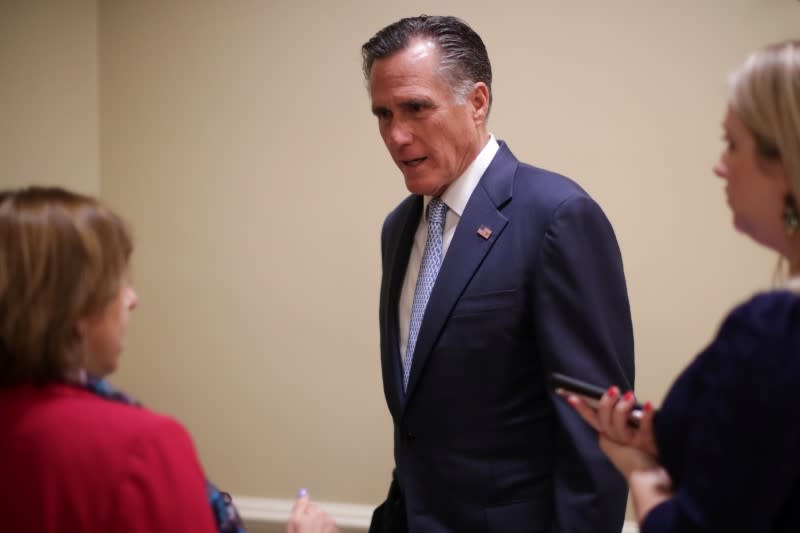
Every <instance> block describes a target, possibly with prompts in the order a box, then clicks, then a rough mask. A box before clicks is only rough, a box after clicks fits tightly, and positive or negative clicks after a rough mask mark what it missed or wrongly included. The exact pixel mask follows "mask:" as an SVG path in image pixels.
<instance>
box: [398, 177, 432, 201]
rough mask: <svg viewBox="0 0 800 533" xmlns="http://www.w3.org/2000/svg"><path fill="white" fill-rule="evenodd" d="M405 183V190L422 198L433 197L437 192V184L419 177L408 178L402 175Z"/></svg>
mask: <svg viewBox="0 0 800 533" xmlns="http://www.w3.org/2000/svg"><path fill="white" fill-rule="evenodd" d="M403 177H404V178H405V181H406V189H408V192H410V193H411V194H419V195H422V196H434V195H435V193H436V191H437V184H436V183H435V182H432V181H431V180H430V179H425V178H420V177H410V176H407V175H403Z"/></svg>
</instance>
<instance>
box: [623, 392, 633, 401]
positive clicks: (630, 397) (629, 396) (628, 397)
mask: <svg viewBox="0 0 800 533" xmlns="http://www.w3.org/2000/svg"><path fill="white" fill-rule="evenodd" d="M622 399H623V400H625V401H626V402H629V401H631V400H633V391H630V390H629V391H628V392H626V393H625V396H623V397H622Z"/></svg>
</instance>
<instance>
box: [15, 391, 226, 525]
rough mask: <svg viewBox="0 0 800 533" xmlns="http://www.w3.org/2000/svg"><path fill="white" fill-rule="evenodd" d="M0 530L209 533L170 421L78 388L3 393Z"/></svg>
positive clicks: (189, 454)
mask: <svg viewBox="0 0 800 533" xmlns="http://www.w3.org/2000/svg"><path fill="white" fill-rule="evenodd" d="M0 530H2V531H8V532H14V533H28V532H30V533H95V532H97V533H100V532H102V533H108V532H112V531H113V532H114V533H156V532H162V531H163V532H165V533H167V532H191V533H216V526H215V524H214V519H213V516H212V514H211V508H210V506H209V504H208V500H207V497H206V486H205V476H204V475H203V471H202V469H201V467H200V463H199V461H198V459H197V454H196V452H195V449H194V446H193V444H192V440H191V438H190V436H189V434H188V433H187V432H186V430H185V429H184V428H183V427H182V426H181V425H180V424H178V423H177V422H176V421H175V420H173V419H171V418H167V417H165V416H161V415H158V414H155V413H153V412H152V411H148V410H147V409H143V408H139V407H133V406H129V405H125V404H121V403H116V402H113V401H109V400H106V399H104V398H101V397H99V396H96V395H94V394H93V393H91V392H89V391H85V390H82V389H79V388H76V387H70V386H67V385H48V386H46V387H38V388H36V387H31V386H21V387H15V388H12V389H0Z"/></svg>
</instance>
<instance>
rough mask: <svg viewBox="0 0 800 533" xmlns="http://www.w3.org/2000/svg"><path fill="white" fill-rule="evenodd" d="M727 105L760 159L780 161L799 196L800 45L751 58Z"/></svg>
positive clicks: (737, 75)
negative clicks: (750, 136)
mask: <svg viewBox="0 0 800 533" xmlns="http://www.w3.org/2000/svg"><path fill="white" fill-rule="evenodd" d="M729 83H730V106H731V109H733V111H734V112H735V113H736V115H737V116H738V117H739V119H741V121H742V122H743V123H744V124H745V126H747V127H748V128H749V129H750V131H751V132H752V133H753V136H754V137H755V141H756V150H757V153H758V155H759V157H761V158H762V159H765V160H780V161H781V162H782V163H783V166H784V168H785V169H786V172H787V174H788V176H789V178H790V180H791V188H792V191H793V193H794V195H795V197H796V198H797V197H800V41H783V42H780V43H775V44H772V45H769V46H766V47H764V48H762V49H761V50H758V51H757V52H754V53H752V54H751V55H750V56H749V57H748V58H747V60H746V61H745V62H744V64H743V65H742V66H741V67H739V68H738V69H737V70H736V71H735V72H733V74H731V76H730V80H729Z"/></svg>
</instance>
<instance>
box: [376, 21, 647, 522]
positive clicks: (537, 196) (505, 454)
mask: <svg viewBox="0 0 800 533" xmlns="http://www.w3.org/2000/svg"><path fill="white" fill-rule="evenodd" d="M362 55H363V59H364V74H365V76H366V79H367V81H368V84H369V91H370V96H371V103H372V112H373V113H374V115H375V116H376V117H377V120H378V128H379V130H380V134H381V137H382V138H383V141H384V143H385V144H386V147H387V149H388V150H389V154H390V155H391V157H392V159H393V160H394V162H395V163H396V164H397V166H398V167H399V168H400V171H401V172H402V173H403V177H404V178H405V183H406V187H407V188H408V190H409V191H410V192H411V195H410V196H409V197H407V198H406V199H405V200H403V201H402V202H401V203H400V205H398V206H397V207H396V208H395V209H394V210H393V211H392V212H391V213H390V214H389V215H388V216H387V218H386V221H385V222H384V225H383V230H382V235H381V252H382V259H383V279H382V284H381V295H380V338H381V363H382V369H383V385H384V392H385V395H386V402H387V404H388V407H389V411H390V412H391V415H392V418H393V420H394V450H395V452H394V455H395V471H394V475H393V482H392V486H391V488H390V492H389V497H388V498H387V501H386V502H384V504H382V505H381V506H380V507H379V508H378V509H376V511H375V513H374V515H373V523H372V526H371V531H410V532H412V533H417V532H420V533H445V532H452V533H469V532H499V533H523V532H525V533H528V532H558V533H567V532H571V533H619V532H620V531H621V529H622V523H623V517H624V512H625V503H626V495H627V491H626V486H625V482H624V480H623V479H622V478H621V477H620V476H619V474H617V472H616V471H615V469H614V468H613V467H612V466H611V464H610V463H608V462H607V461H606V459H605V458H604V456H603V454H602V452H601V451H600V450H599V448H598V445H597V438H596V436H595V435H594V434H593V432H592V431H591V429H590V428H589V426H588V425H587V424H584V423H583V422H582V421H581V420H580V419H579V418H578V417H577V416H576V415H575V413H573V412H572V409H570V407H569V406H568V405H566V403H565V402H562V401H560V400H559V399H558V398H556V397H555V396H554V394H553V391H552V390H550V389H549V388H548V386H547V376H548V374H549V373H550V372H561V373H565V374H569V375H572V376H575V377H578V378H581V379H584V380H587V381H591V382H593V383H597V384H599V385H607V384H610V383H617V384H624V385H626V386H627V387H628V388H629V389H630V388H632V386H633V374H634V364H633V335H632V327H631V320H630V308H629V304H628V297H627V292H626V289H625V278H624V274H623V269H622V260H621V258H620V252H619V248H618V246H617V242H616V238H615V236H614V232H613V230H612V228H611V225H610V224H609V222H608V220H607V219H606V217H605V215H604V214H603V212H602V210H601V209H600V207H599V206H598V205H597V204H596V203H595V202H594V201H593V200H592V199H591V198H590V197H589V196H588V195H587V194H586V192H584V191H583V190H582V189H581V188H580V187H579V186H578V185H577V184H576V183H574V182H573V181H571V180H569V179H568V178H565V177H564V176H560V175H557V174H554V173H552V172H549V171H547V170H543V169H540V168H536V167H533V166H529V165H526V164H524V163H520V162H519V161H517V159H516V158H515V157H514V155H513V154H512V153H511V150H510V149H509V148H508V146H507V145H506V144H505V143H504V142H502V141H497V140H496V139H495V137H494V136H493V135H491V134H490V133H489V131H488V129H487V117H488V115H489V108H490V105H491V102H492V93H491V82H492V74H491V65H490V63H489V58H488V55H487V52H486V48H485V46H484V44H483V42H482V41H481V38H480V37H479V36H478V35H477V34H476V33H475V32H474V31H473V30H472V29H471V28H470V27H469V26H467V25H466V24H465V23H464V22H463V21H461V20H459V19H457V18H454V17H428V16H421V17H414V18H406V19H402V20H400V21H398V22H396V23H393V24H391V25H389V26H387V27H386V28H384V29H382V30H380V31H379V32H378V33H377V34H376V35H375V36H374V37H373V38H372V39H370V40H369V41H368V42H367V43H366V44H364V46H363V47H362ZM440 202H444V206H445V207H444V213H445V214H444V222H443V228H442V229H441V230H439V231H440V236H439V237H429V236H428V225H429V220H428V207H429V205H430V206H431V207H432V206H433V205H434V204H438V205H441V203H440ZM437 212H441V211H440V210H439V208H438V207H437ZM430 224H433V222H430ZM437 224H438V223H437ZM436 233H437V232H436V231H433V230H432V231H431V235H434V234H436ZM437 239H439V240H440V242H439V241H437ZM429 240H431V242H434V244H433V245H430V247H431V249H439V251H440V255H439V256H438V257H440V259H435V260H433V262H432V260H431V259H430V258H429V257H428V255H429V254H428V252H427V251H426V250H425V249H426V245H428V241H429ZM437 242H438V244H437ZM431 257H437V256H435V255H431ZM431 264H435V268H434V270H433V272H434V273H435V272H436V270H435V269H436V268H438V275H436V276H435V278H434V279H435V283H433V284H432V289H431V290H430V291H429V292H425V288H424V286H425V283H424V282H422V283H419V284H418V283H417V281H418V278H419V277H420V276H425V277H427V276H429V275H430V273H431V270H430V269H431V266H430V265H431ZM429 285H430V284H429ZM421 293H424V296H422V297H420V294H421ZM426 299H427V305H426V306H425V307H423V308H420V307H419V306H420V302H422V304H421V305H425V304H424V302H425V300H426ZM418 300H419V301H418ZM412 315H415V316H416V317H417V319H416V322H417V323H416V324H415V319H414V318H413V317H412ZM420 317H421V323H420V321H419V318H420Z"/></svg>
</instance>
